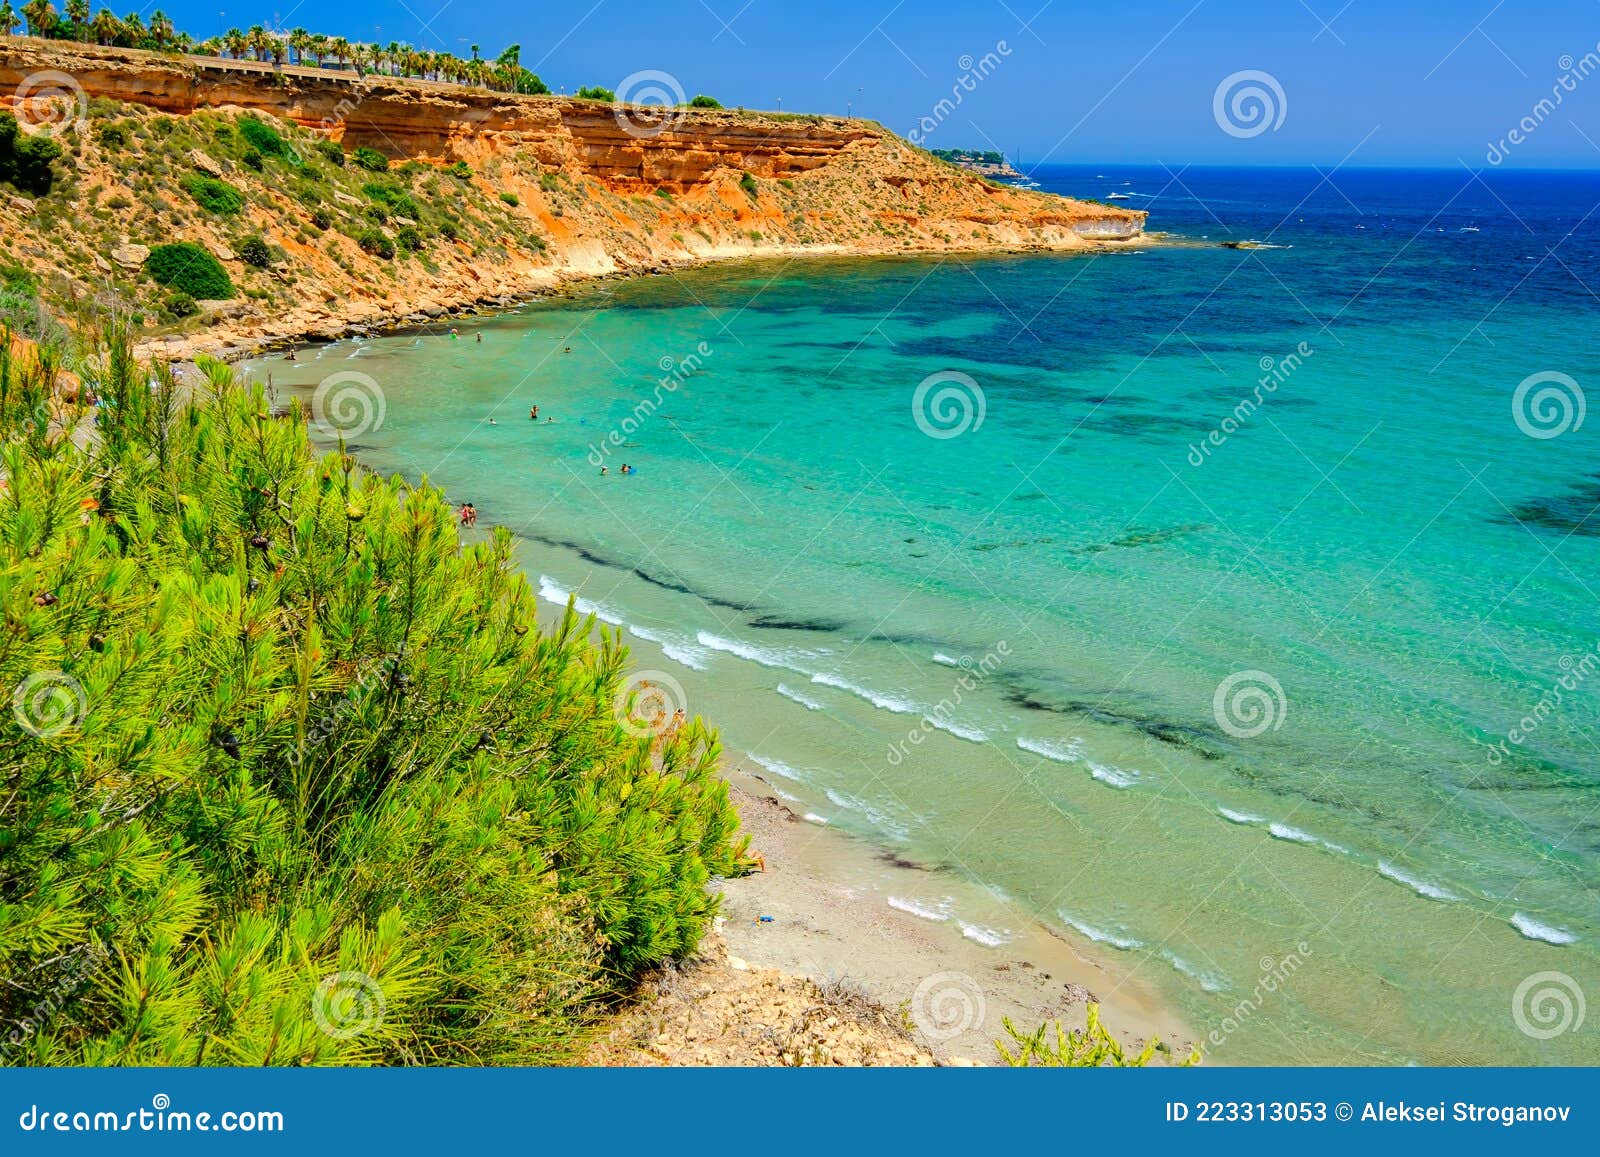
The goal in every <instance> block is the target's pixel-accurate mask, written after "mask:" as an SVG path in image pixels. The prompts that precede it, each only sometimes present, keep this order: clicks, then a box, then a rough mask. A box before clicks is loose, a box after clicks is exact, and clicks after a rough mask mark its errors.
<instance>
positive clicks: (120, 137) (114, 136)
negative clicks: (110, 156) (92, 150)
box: [94, 125, 128, 149]
mask: <svg viewBox="0 0 1600 1157" xmlns="http://www.w3.org/2000/svg"><path fill="white" fill-rule="evenodd" d="M94 139H95V140H96V141H98V142H99V144H100V147H101V148H102V149H121V148H125V147H127V144H128V132H127V130H126V129H124V128H123V127H122V126H121V125H101V126H100V128H99V130H98V131H97V132H96V133H95V134H94Z"/></svg>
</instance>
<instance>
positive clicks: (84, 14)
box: [62, 0, 89, 40]
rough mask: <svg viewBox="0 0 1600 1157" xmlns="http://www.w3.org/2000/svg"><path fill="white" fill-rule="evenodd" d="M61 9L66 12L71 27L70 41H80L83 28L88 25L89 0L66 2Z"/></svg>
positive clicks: (82, 36) (70, 0) (68, 0)
mask: <svg viewBox="0 0 1600 1157" xmlns="http://www.w3.org/2000/svg"><path fill="white" fill-rule="evenodd" d="M62 7H63V8H64V9H65V10H66V13H67V20H68V22H69V23H70V24H71V25H72V39H74V40H82V39H83V38H84V35H83V32H84V28H85V27H86V26H87V25H88V23H89V0H67V2H66V3H65V4H64V5H62Z"/></svg>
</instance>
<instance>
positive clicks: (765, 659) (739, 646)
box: [695, 631, 806, 675]
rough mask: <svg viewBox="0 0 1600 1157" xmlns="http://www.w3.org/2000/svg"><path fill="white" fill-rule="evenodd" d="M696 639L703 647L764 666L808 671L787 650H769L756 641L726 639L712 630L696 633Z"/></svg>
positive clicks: (801, 672) (801, 671)
mask: <svg viewBox="0 0 1600 1157" xmlns="http://www.w3.org/2000/svg"><path fill="white" fill-rule="evenodd" d="M695 640H696V642H698V643H699V644H700V645H701V646H702V647H710V648H711V649H712V650H713V651H722V652H724V653H726V654H729V655H733V656H735V657H736V658H740V659H745V660H748V661H749V662H751V663H759V664H760V665H761V666H763V667H778V668H781V669H782V670H785V671H798V672H799V673H800V674H802V675H804V674H805V673H806V672H805V671H804V670H803V669H802V668H800V667H797V666H795V662H794V657H793V656H792V655H790V654H789V653H788V652H786V651H773V650H769V649H767V648H766V647H758V646H756V645H755V644H754V643H746V642H745V641H744V640H742V639H725V638H723V637H722V636H721V635H713V634H712V633H711V632H710V631H701V632H699V633H698V634H696V635H695Z"/></svg>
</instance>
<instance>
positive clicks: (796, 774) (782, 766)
mask: <svg viewBox="0 0 1600 1157" xmlns="http://www.w3.org/2000/svg"><path fill="white" fill-rule="evenodd" d="M750 760H751V762H753V763H758V764H760V765H761V766H762V767H764V768H766V769H767V770H768V771H770V772H771V773H772V774H773V775H781V776H783V778H784V779H792V780H794V782H795V783H804V782H805V781H806V777H805V773H804V772H801V771H797V770H795V769H794V768H792V767H790V766H789V765H788V764H787V763H785V762H783V760H781V759H773V758H772V757H771V756H767V755H756V754H755V753H753V752H752V753H751V755H750Z"/></svg>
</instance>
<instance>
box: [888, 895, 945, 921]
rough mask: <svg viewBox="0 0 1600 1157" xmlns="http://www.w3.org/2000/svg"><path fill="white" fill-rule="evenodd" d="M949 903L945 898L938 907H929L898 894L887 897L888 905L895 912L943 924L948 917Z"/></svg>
mask: <svg viewBox="0 0 1600 1157" xmlns="http://www.w3.org/2000/svg"><path fill="white" fill-rule="evenodd" d="M949 903H950V902H949V901H948V900H946V901H943V902H942V903H941V904H940V906H939V907H938V908H929V907H927V906H926V905H924V904H919V903H917V902H916V901H915V900H905V899H902V898H901V897H899V896H890V897H889V907H891V908H893V909H894V910H895V911H896V912H904V913H906V914H907V915H909V916H915V917H917V918H918V919H919V920H932V921H933V922H934V923H935V924H943V923H944V922H945V921H946V920H948V919H950V913H949V911H948V908H949Z"/></svg>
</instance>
